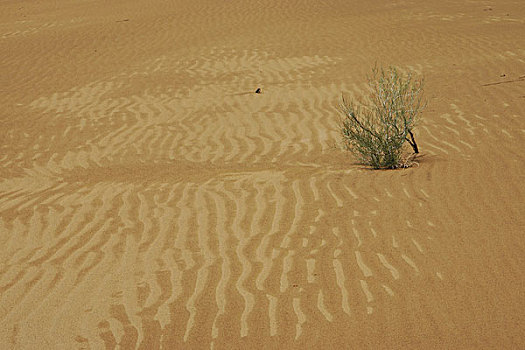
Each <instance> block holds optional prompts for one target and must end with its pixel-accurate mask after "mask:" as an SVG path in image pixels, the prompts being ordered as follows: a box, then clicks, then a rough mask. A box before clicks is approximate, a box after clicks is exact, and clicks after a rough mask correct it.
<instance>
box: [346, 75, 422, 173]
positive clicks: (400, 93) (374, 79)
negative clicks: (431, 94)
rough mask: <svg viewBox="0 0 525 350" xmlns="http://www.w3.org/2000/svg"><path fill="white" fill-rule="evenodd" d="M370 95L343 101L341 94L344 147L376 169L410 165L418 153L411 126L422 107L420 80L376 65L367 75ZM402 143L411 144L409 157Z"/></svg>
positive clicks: (414, 123)
mask: <svg viewBox="0 0 525 350" xmlns="http://www.w3.org/2000/svg"><path fill="white" fill-rule="evenodd" d="M368 87H369V95H368V96H366V97H365V98H364V99H359V100H356V101H346V100H345V98H344V96H343V102H342V104H341V110H342V112H343V114H344V117H343V118H342V120H341V134H342V137H343V144H344V147H345V148H346V149H348V150H350V151H352V152H353V153H354V154H355V155H356V156H357V157H358V158H359V159H360V161H362V162H363V163H364V164H367V165H370V166H372V167H373V168H374V169H379V168H390V169H395V168H400V167H407V166H410V159H413V158H415V156H416V155H417V154H418V153H419V149H418V146H417V144H416V141H415V138H414V133H413V128H414V126H415V125H416V122H417V120H418V117H419V115H420V113H421V111H422V110H423V108H424V105H425V103H424V102H423V100H422V92H423V80H422V79H413V77H412V74H407V75H405V76H403V75H401V74H400V73H399V72H398V71H397V70H396V69H395V68H393V67H389V68H388V69H387V70H384V69H383V68H381V69H378V68H377V67H376V68H374V69H373V70H372V74H371V75H370V76H369V77H368ZM405 142H408V144H409V145H410V146H411V147H412V150H413V153H412V155H410V156H409V157H408V158H407V157H406V154H404V145H405Z"/></svg>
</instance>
